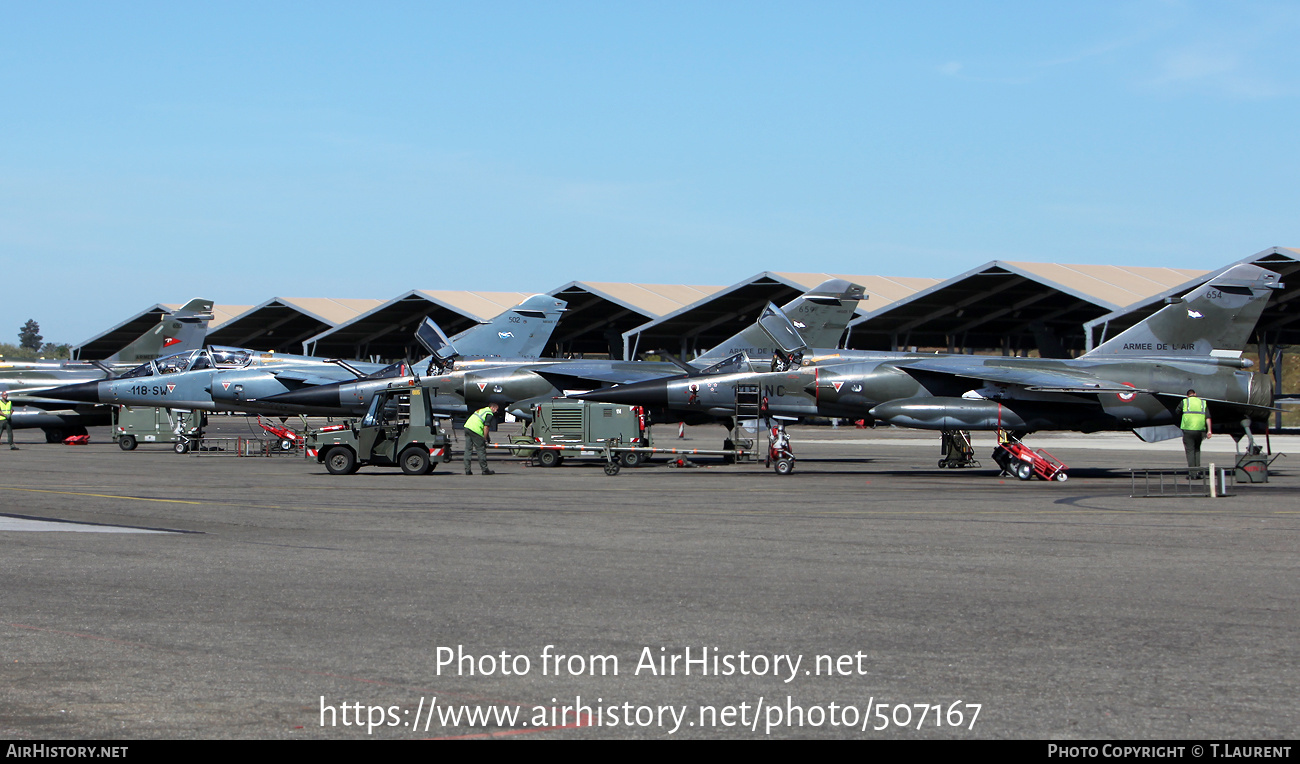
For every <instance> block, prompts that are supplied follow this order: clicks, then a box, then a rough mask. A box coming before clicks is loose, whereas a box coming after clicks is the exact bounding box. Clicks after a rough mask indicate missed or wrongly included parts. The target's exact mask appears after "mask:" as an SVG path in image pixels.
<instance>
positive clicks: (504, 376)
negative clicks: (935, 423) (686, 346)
mask: <svg viewBox="0 0 1300 764" xmlns="http://www.w3.org/2000/svg"><path fill="white" fill-rule="evenodd" d="M861 299H864V292H863V289H862V287H860V286H857V285H856V284H850V283H849V282H847V281H844V280H842V279H832V280H830V281H827V282H825V283H823V284H820V285H819V286H817V287H815V288H813V289H812V290H809V291H808V292H806V293H805V294H803V295H801V296H799V297H797V298H795V299H794V300H793V301H792V302H790V303H788V304H787V305H786V306H785V308H784V311H782V310H779V309H777V308H776V307H775V306H770V305H769V307H768V309H767V310H764V311H763V312H762V314H761V315H760V316H759V319H758V320H757V321H756V322H755V323H754V324H752V325H750V326H749V327H746V328H745V329H744V330H743V331H741V332H740V333H738V334H736V335H735V336H733V337H731V338H729V339H727V340H726V341H724V342H723V343H721V344H720V345H718V346H717V347H715V348H713V349H712V350H709V351H707V352H706V353H705V354H704V355H702V356H700V357H699V358H697V359H695V360H693V361H691V362H690V364H680V363H677V362H646V361H605V360H586V361H564V360H528V359H521V360H520V361H518V362H513V363H499V364H496V363H483V364H474V363H468V364H465V363H462V362H461V361H459V360H457V361H456V362H455V365H454V367H452V368H446V369H443V370H442V373H439V374H430V375H426V376H422V377H420V376H412V377H410V378H408V379H407V380H406V384H409V385H412V386H414V385H419V386H421V387H423V388H425V389H426V390H427V391H428V393H427V395H428V396H429V399H430V400H431V402H432V406H433V408H434V410H435V411H437V412H438V413H442V414H449V415H453V416H455V415H465V414H467V413H468V412H470V411H475V410H477V409H479V408H481V407H483V406H485V405H488V404H489V403H500V404H506V405H507V407H508V410H509V411H510V412H511V413H513V414H515V415H516V416H525V417H526V416H527V415H528V409H529V406H528V404H529V403H530V402H531V401H535V400H549V399H551V398H555V397H560V396H563V395H564V392H563V391H564V390H566V389H575V388H576V389H584V390H587V389H591V388H593V387H599V386H600V385H601V384H609V383H612V382H628V381H631V380H638V379H655V378H663V377H672V376H677V375H682V374H703V373H706V372H708V373H717V372H719V371H722V370H732V369H742V368H743V369H744V370H746V371H750V370H753V369H755V368H762V369H764V370H766V369H769V368H771V365H772V364H773V363H775V364H776V365H777V366H780V367H782V368H787V367H790V366H795V365H798V364H799V363H800V362H801V358H806V357H807V356H808V354H809V353H810V352H816V351H811V349H810V348H809V347H808V345H807V343H806V341H805V339H804V337H805V336H811V337H813V338H815V340H816V341H817V342H820V343H824V345H823V347H824V348H826V350H825V352H827V353H838V352H840V351H836V350H834V349H833V348H834V346H835V345H836V344H838V342H839V339H840V336H841V335H842V334H843V333H844V330H845V328H846V327H847V326H848V321H849V319H850V318H852V316H853V311H854V309H855V308H856V307H857V303H858V301H859V300H861ZM787 313H788V314H790V315H794V316H797V317H798V318H797V319H794V320H791V319H789V318H787V317H786V314H787ZM795 321H797V322H798V323H795ZM799 324H802V325H803V328H802V329H799V328H798V325H799ZM754 359H758V360H754ZM417 371H419V369H418V368H417ZM391 384H393V380H391V379H380V380H356V381H349V382H343V383H339V384H336V385H330V386H320V387H316V388H312V389H309V390H299V391H295V392H291V393H286V394H284V395H277V396H275V397H274V398H273V399H271V400H268V401H266V402H267V403H282V404H286V405H290V404H291V405H295V406H300V407H302V408H301V409H300V410H301V411H303V412H304V413H313V414H322V415H340V414H362V413H365V410H366V408H367V407H368V406H369V403H370V398H371V396H373V395H374V393H375V391H376V390H379V389H382V388H385V387H388V386H390V385H391Z"/></svg>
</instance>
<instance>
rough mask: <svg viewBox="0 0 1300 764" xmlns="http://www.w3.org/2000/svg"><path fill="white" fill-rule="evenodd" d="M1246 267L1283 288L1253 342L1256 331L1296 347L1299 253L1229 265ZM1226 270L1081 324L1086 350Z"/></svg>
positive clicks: (1277, 251) (1271, 253)
mask: <svg viewBox="0 0 1300 764" xmlns="http://www.w3.org/2000/svg"><path fill="white" fill-rule="evenodd" d="M1241 263H1249V264H1252V265H1258V266H1259V267H1261V268H1267V269H1268V270H1270V271H1275V272H1277V273H1278V274H1279V275H1280V276H1281V277H1282V283H1283V284H1284V285H1285V288H1284V289H1282V290H1280V291H1279V292H1277V293H1275V294H1274V295H1273V296H1272V297H1271V298H1270V299H1269V301H1268V305H1267V306H1266V307H1265V308H1264V313H1263V314H1262V315H1261V316H1260V317H1259V324H1258V325H1257V327H1256V329H1257V332H1256V335H1257V336H1256V337H1255V338H1254V339H1253V341H1254V342H1258V341H1259V337H1258V330H1259V329H1262V330H1264V332H1265V333H1266V334H1267V335H1268V341H1269V342H1271V343H1274V344H1278V343H1280V344H1285V345H1294V344H1297V343H1300V302H1296V299H1297V298H1300V249H1293V248H1290V247H1270V248H1269V249H1265V250H1263V251H1260V252H1256V253H1255V254H1253V255H1251V256H1250V257H1247V258H1244V259H1242V260H1239V261H1237V262H1236V263H1233V265H1239V264H1241ZM1228 267H1231V266H1226V267H1224V268H1221V269H1219V270H1215V271H1207V272H1205V273H1202V274H1200V275H1198V276H1195V277H1193V278H1190V279H1188V280H1187V281H1185V282H1183V283H1181V284H1177V285H1175V286H1172V287H1170V288H1169V289H1166V290H1164V291H1162V292H1160V293H1158V294H1152V295H1148V296H1147V297H1145V298H1144V299H1142V300H1138V301H1136V302H1134V303H1132V304H1130V305H1128V306H1126V307H1124V308H1122V309H1120V310H1116V311H1112V312H1110V313H1107V314H1106V315H1104V316H1100V317H1098V318H1095V319H1093V320H1091V321H1089V322H1088V323H1087V324H1085V327H1084V328H1085V332H1086V333H1087V339H1088V347H1095V346H1096V345H1099V344H1101V342H1103V341H1104V338H1105V337H1113V336H1115V335H1116V334H1118V333H1120V332H1122V331H1124V330H1125V329H1128V328H1129V327H1131V326H1133V325H1134V324H1136V323H1138V322H1139V321H1141V320H1143V319H1145V318H1146V317H1148V316H1150V315H1151V314H1153V313H1155V312H1156V311H1158V310H1160V309H1161V308H1163V307H1164V304H1165V303H1164V300H1165V298H1166V297H1174V296H1177V295H1181V294H1183V293H1185V292H1189V291H1191V290H1192V289H1194V288H1196V287H1198V286H1200V285H1201V284H1203V283H1205V282H1206V281H1207V280H1208V278H1209V277H1210V276H1212V275H1214V274H1217V273H1221V272H1222V271H1224V270H1227V268H1228Z"/></svg>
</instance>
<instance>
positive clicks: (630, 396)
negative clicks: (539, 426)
mask: <svg viewBox="0 0 1300 764" xmlns="http://www.w3.org/2000/svg"><path fill="white" fill-rule="evenodd" d="M569 397H571V398H578V399H580V400H584V401H600V402H602V403H626V404H628V405H629V406H667V405H668V382H667V381H665V380H662V379H652V380H649V381H646V382H635V383H633V384H630V385H615V386H614V387H606V388H604V389H601V390H592V391H591V392H589V393H578V394H576V395H571V396H569Z"/></svg>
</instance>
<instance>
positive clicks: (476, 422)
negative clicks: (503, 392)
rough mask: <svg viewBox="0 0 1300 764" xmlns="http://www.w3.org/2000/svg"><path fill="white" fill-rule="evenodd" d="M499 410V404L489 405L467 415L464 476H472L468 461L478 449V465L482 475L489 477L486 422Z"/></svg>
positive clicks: (490, 472)
mask: <svg viewBox="0 0 1300 764" xmlns="http://www.w3.org/2000/svg"><path fill="white" fill-rule="evenodd" d="M499 408H501V406H500V404H497V403H489V404H488V405H486V406H484V407H483V408H481V409H479V410H478V411H475V412H474V413H473V414H470V415H469V419H466V420H465V474H466V475H473V474H474V472H473V471H472V470H470V460H471V458H472V455H473V453H474V449H478V464H479V467H480V468H481V470H482V472H483V474H484V475H491V474H493V473H492V470H490V469H488V466H487V432H488V422H490V421H492V417H494V416H496V413H497V409H499Z"/></svg>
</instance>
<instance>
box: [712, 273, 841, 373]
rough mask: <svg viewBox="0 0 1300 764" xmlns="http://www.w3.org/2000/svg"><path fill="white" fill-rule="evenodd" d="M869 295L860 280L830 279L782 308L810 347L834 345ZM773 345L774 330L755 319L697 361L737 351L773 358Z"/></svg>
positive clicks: (720, 357) (713, 359) (730, 354)
mask: <svg viewBox="0 0 1300 764" xmlns="http://www.w3.org/2000/svg"><path fill="white" fill-rule="evenodd" d="M865 299H866V291H865V290H864V289H863V288H862V287H860V286H858V285H857V284H851V283H849V282H848V281H845V280H844V279H830V280H829V281H824V282H822V283H821V284H818V285H817V286H816V287H814V288H812V289H810V290H809V291H807V292H804V293H803V294H802V295H800V296H798V297H796V298H794V299H793V300H791V301H790V302H788V303H786V304H785V305H783V306H781V312H783V313H784V314H785V316H788V317H789V320H790V322H792V324H793V326H794V328H795V329H797V330H798V331H797V334H798V336H799V337H800V338H802V340H803V342H804V343H805V344H806V345H807V346H808V347H810V348H833V347H838V346H839V344H840V337H842V336H843V335H844V330H845V329H847V328H848V325H849V320H850V319H851V318H853V311H855V310H857V308H858V301H859V300H865ZM768 315H769V314H768V313H767V312H764V314H763V316H764V317H766V316H768ZM773 345H774V343H773V340H772V335H771V333H769V331H768V330H766V329H764V328H763V326H761V325H760V324H759V323H758V322H755V323H753V324H752V325H750V326H748V327H746V328H745V329H744V330H743V331H741V332H740V333H739V334H737V335H735V336H734V337H731V338H730V339H728V340H727V341H725V342H723V343H722V344H720V345H718V346H717V347H715V348H713V349H711V350H709V351H707V352H705V353H704V355H702V356H700V357H699V358H697V359H696V360H695V361H694V363H695V364H696V365H704V366H708V365H709V364H711V363H716V362H718V361H721V360H723V359H724V358H729V357H731V356H733V355H735V354H737V353H744V354H746V355H748V356H749V357H750V358H764V357H768V358H770V357H771V356H772V351H773V350H775V349H776V348H774V347H773Z"/></svg>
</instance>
